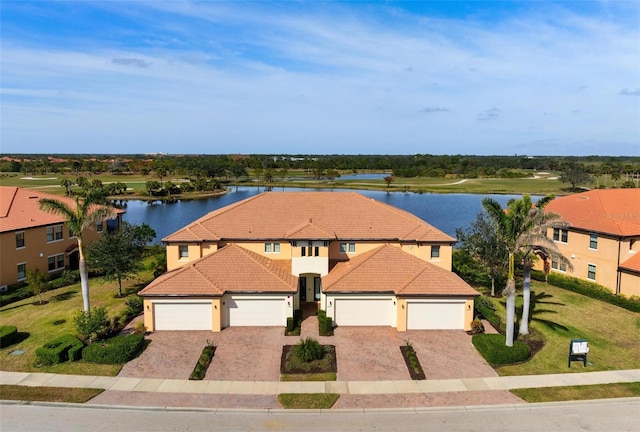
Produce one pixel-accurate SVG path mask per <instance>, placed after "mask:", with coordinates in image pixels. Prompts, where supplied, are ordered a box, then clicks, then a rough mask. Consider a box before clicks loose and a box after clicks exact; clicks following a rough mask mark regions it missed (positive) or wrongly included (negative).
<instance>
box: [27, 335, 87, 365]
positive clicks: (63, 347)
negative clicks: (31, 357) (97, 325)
mask: <svg viewBox="0 0 640 432" xmlns="http://www.w3.org/2000/svg"><path fill="white" fill-rule="evenodd" d="M83 347H84V344H83V343H82V341H81V340H79V339H78V338H77V337H75V336H73V335H63V336H60V337H59V338H56V339H54V340H52V341H51V342H47V343H46V344H44V345H43V346H41V347H40V348H38V349H36V357H37V359H38V361H39V363H40V364H42V365H44V366H49V365H53V364H58V363H64V362H66V361H76V360H80V359H81V358H82V348H83Z"/></svg>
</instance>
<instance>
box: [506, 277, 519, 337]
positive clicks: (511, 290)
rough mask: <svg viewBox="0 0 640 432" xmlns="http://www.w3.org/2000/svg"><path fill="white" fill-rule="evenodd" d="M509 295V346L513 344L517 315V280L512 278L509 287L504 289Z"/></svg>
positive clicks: (507, 295) (507, 335)
mask: <svg viewBox="0 0 640 432" xmlns="http://www.w3.org/2000/svg"><path fill="white" fill-rule="evenodd" d="M504 294H505V296H506V297H507V323H506V324H507V332H506V333H507V334H506V342H505V344H506V345H507V346H508V347H512V346H513V331H514V327H515V326H514V321H515V317H516V281H515V279H513V278H510V279H509V280H508V281H507V288H505V290H504Z"/></svg>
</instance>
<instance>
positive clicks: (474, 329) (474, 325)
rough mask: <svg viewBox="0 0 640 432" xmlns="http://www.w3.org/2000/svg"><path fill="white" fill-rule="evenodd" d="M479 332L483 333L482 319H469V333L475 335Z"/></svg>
mask: <svg viewBox="0 0 640 432" xmlns="http://www.w3.org/2000/svg"><path fill="white" fill-rule="evenodd" d="M481 333H484V325H483V324H482V320H481V319H480V318H478V317H476V318H474V320H473V321H471V334H473V335H475V334H481Z"/></svg>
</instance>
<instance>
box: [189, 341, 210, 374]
mask: <svg viewBox="0 0 640 432" xmlns="http://www.w3.org/2000/svg"><path fill="white" fill-rule="evenodd" d="M215 352H216V346H215V345H214V344H213V343H212V342H210V341H209V340H207V346H205V347H204V348H203V349H202V353H200V358H199V359H198V363H196V366H195V367H194V368H193V372H191V375H190V376H189V379H190V380H201V379H203V378H204V377H205V375H206V374H207V369H209V365H210V364H211V360H212V359H213V355H214V354H215Z"/></svg>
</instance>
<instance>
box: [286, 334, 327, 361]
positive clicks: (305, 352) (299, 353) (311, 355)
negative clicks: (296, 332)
mask: <svg viewBox="0 0 640 432" xmlns="http://www.w3.org/2000/svg"><path fill="white" fill-rule="evenodd" d="M324 354H325V348H324V346H322V345H320V342H318V341H317V340H315V339H312V338H310V337H308V338H306V339H305V340H300V343H299V344H298V345H296V346H295V347H294V348H293V355H294V356H295V357H296V358H297V359H298V360H299V361H301V362H311V361H314V360H320V359H322V358H323V357H324Z"/></svg>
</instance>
